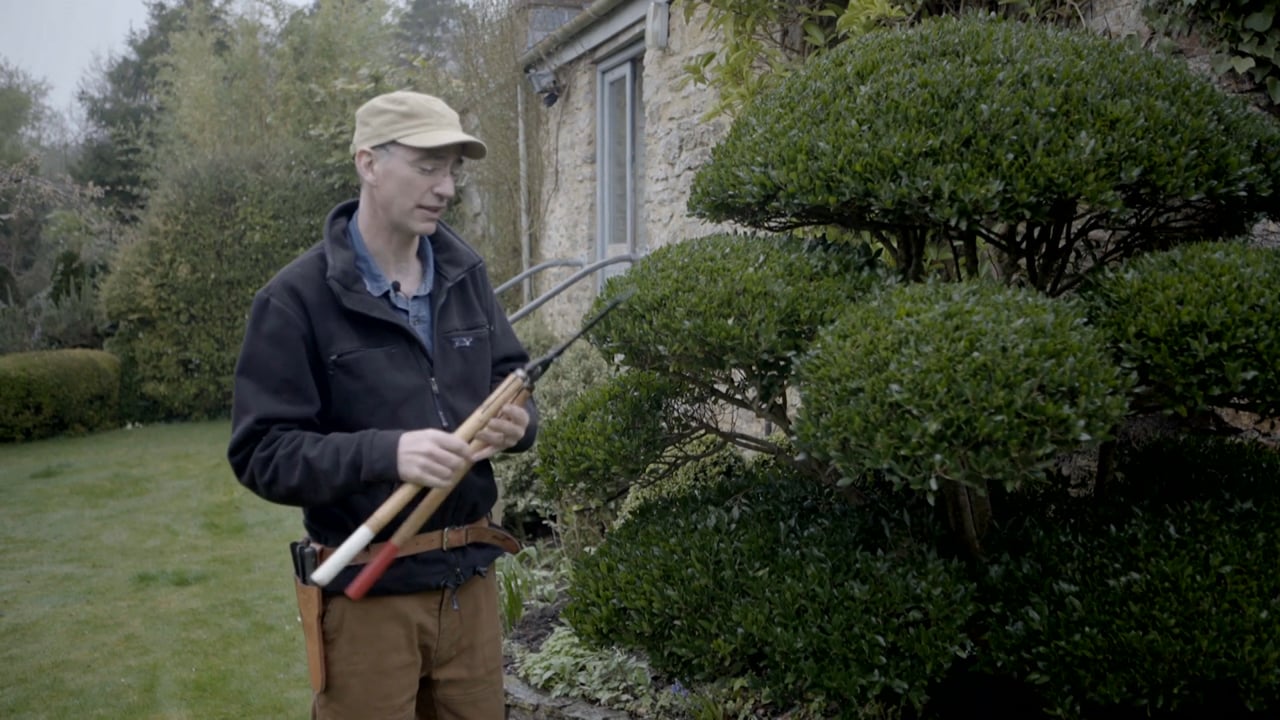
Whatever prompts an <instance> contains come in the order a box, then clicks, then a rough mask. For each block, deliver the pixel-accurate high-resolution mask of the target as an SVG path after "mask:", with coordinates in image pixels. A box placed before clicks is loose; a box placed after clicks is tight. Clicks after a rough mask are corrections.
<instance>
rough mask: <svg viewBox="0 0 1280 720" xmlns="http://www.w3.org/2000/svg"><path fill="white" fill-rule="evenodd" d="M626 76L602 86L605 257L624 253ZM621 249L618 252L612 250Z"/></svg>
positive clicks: (626, 191)
mask: <svg viewBox="0 0 1280 720" xmlns="http://www.w3.org/2000/svg"><path fill="white" fill-rule="evenodd" d="M627 84H628V83H627V75H626V74H622V73H620V74H619V75H618V76H617V77H615V78H612V79H610V80H608V81H607V83H606V85H605V127H604V130H605V132H606V133H607V137H605V138H604V141H605V143H606V147H605V167H604V168H602V170H603V177H602V180H603V181H604V186H605V198H604V201H605V213H606V215H605V218H604V221H605V226H604V228H602V229H603V230H604V244H605V250H606V252H607V253H608V254H614V253H616V252H626V243H627V228H628V224H627V195H628V193H629V191H630V183H629V182H628V172H627V166H628V164H629V163H628V160H629V159H630V155H631V153H630V151H629V148H628V142H627V141H628V139H629V138H628V135H629V134H630V133H628V132H627V129H628V128H629V126H630V117H629V114H628V109H629V108H628V102H627V100H628V97H629V96H628V93H627ZM616 245H622V246H623V248H621V249H618V248H615V247H610V246H616Z"/></svg>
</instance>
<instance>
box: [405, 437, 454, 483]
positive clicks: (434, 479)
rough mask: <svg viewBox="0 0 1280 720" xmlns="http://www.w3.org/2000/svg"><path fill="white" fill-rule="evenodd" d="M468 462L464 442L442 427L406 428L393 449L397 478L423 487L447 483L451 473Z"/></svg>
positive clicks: (451, 476) (451, 475)
mask: <svg viewBox="0 0 1280 720" xmlns="http://www.w3.org/2000/svg"><path fill="white" fill-rule="evenodd" d="M470 462H472V458H471V453H470V452H469V451H468V448H467V443H465V442H463V441H462V439H461V438H457V437H454V436H453V435H452V434H450V433H447V432H445V431H443V430H435V429H430V430H411V431H409V432H406V433H405V434H403V435H401V436H400V445H399V447H398V448H397V449H396V469H397V470H398V471H399V472H400V480H401V481H402V482H407V483H413V484H414V485H421V486H423V487H437V488H443V487H449V481H450V480H451V479H452V478H453V473H454V472H455V471H457V470H458V469H460V468H462V467H463V466H465V465H466V464H467V463H470Z"/></svg>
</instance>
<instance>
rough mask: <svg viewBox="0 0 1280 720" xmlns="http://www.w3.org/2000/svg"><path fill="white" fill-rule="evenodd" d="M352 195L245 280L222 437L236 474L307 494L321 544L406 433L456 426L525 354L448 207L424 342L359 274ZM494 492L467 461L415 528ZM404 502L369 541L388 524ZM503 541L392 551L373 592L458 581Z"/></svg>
mask: <svg viewBox="0 0 1280 720" xmlns="http://www.w3.org/2000/svg"><path fill="white" fill-rule="evenodd" d="M355 209H356V201H349V202H346V203H343V204H341V205H339V206H338V207H336V208H334V210H333V211H332V212H330V213H329V217H328V218H327V219H326V220H325V227H324V239H323V240H322V241H321V242H320V243H319V244H317V245H316V246H314V247H312V248H311V249H310V250H308V251H307V252H305V253H303V254H302V255H301V256H299V257H298V258H297V259H295V260H294V261H293V262H291V263H290V264H289V265H287V266H286V267H285V268H284V269H282V270H281V271H280V272H279V273H277V274H276V276H275V277H274V278H272V280H271V281H270V282H268V283H267V285H266V286H265V287H263V288H262V289H261V290H259V291H258V293H257V295H256V296H255V298H254V302H253V307H252V310H251V311H250V315H249V323H248V327H247V329H246V330H245V336H244V344H243V346H242V348H241V351H240V358H239V361H238V362H237V364H236V371H235V387H234V400H233V407H232V434H231V443H230V446H229V448H228V451H227V457H228V459H229V460H230V462H231V467H232V469H233V470H234V471H235V474H236V477H237V478H239V480H240V482H241V483H242V484H243V485H245V487H247V488H249V489H250V490H252V491H253V492H255V493H256V494H258V495H259V496H261V497H263V498H265V499H267V500H270V501H271V502H275V503H280V504H284V505H294V506H299V507H301V508H302V510H303V524H304V526H305V528H306V532H307V534H308V536H310V537H311V538H312V539H313V540H315V541H317V542H320V543H322V544H325V545H330V546H336V545H339V544H341V543H342V541H343V540H345V539H346V538H347V536H348V535H350V534H351V533H352V532H353V531H355V530H356V529H357V528H358V527H359V526H360V525H361V524H362V523H363V522H364V521H365V520H367V519H368V517H369V515H370V514H371V513H372V512H373V511H374V510H375V509H377V507H378V506H379V505H381V504H382V502H383V501H384V500H386V499H387V497H388V496H389V495H390V494H391V493H392V491H394V489H395V488H396V486H397V485H398V484H399V474H398V472H397V470H396V449H397V446H398V443H399V439H400V435H401V434H402V433H404V432H405V431H407V430H417V429H422V428H440V429H443V430H446V431H452V430H454V429H456V428H457V427H458V425H460V424H461V423H462V422H463V421H464V420H466V418H467V417H468V416H469V415H470V414H471V412H472V411H474V410H475V409H476V408H477V407H479V405H480V404H481V403H482V402H483V401H484V399H485V398H486V397H488V395H489V393H490V392H491V391H492V389H493V388H494V387H496V386H497V385H498V384H499V383H501V382H502V380H503V379H504V378H506V376H507V375H509V374H510V373H511V372H513V371H514V370H516V369H517V368H519V367H523V366H524V364H525V363H527V362H528V360H529V356H528V354H527V353H526V352H525V349H524V348H523V347H522V346H521V344H520V341H519V340H518V339H517V338H516V335H515V333H514V331H513V330H512V329H511V324H510V323H509V322H508V321H507V318H506V315H505V314H504V313H503V311H502V308H501V307H500V306H499V305H498V303H497V301H496V299H495V298H494V295H493V288H492V287H491V285H490V281H489V277H488V273H487V272H486V270H485V266H484V262H483V260H482V259H481V258H480V256H479V255H478V254H477V253H476V252H475V251H474V250H473V249H472V248H471V247H470V246H468V245H467V244H466V243H465V242H463V241H462V240H461V239H460V238H459V237H458V236H457V235H456V234H455V233H454V232H453V231H452V230H451V229H450V228H449V227H448V226H446V225H445V224H444V223H440V224H439V227H438V229H437V230H436V232H435V233H434V234H433V235H432V236H431V238H430V242H431V243H432V246H431V247H432V252H433V253H434V256H435V279H434V283H435V284H434V286H433V289H432V293H431V304H432V312H433V315H434V322H433V323H432V328H433V333H434V353H428V351H427V348H426V346H425V345H424V344H423V343H422V340H421V338H419V337H418V335H417V333H416V332H415V331H414V329H413V327H412V326H411V325H409V323H408V321H407V319H405V318H404V317H403V316H402V315H401V314H399V313H397V312H396V311H395V309H394V308H392V307H391V305H390V303H388V302H387V301H386V298H378V297H373V296H372V295H370V294H369V292H368V291H367V290H366V289H365V286H364V280H363V279H362V278H361V276H360V273H359V271H358V270H357V269H356V265H355V253H354V250H353V249H352V247H351V243H350V241H349V239H348V236H347V224H348V222H350V220H351V217H352V215H353V214H354V212H355ZM527 409H528V410H529V413H530V423H529V429H528V431H527V432H526V433H525V436H524V437H523V438H522V439H521V440H520V442H519V443H518V444H517V445H516V446H515V447H513V448H512V450H513V451H520V450H525V449H527V448H528V447H529V446H530V445H532V444H533V439H534V436H535V434H536V432H537V411H536V409H535V408H534V405H533V402H532V401H530V402H529V404H528V407H527ZM496 501H497V486H496V484H495V483H494V479H493V468H492V466H491V465H490V464H489V462H488V461H487V460H486V461H483V462H480V463H477V464H476V465H475V466H474V467H473V468H472V469H471V471H470V472H469V473H468V474H467V475H466V477H464V478H463V479H462V481H461V482H460V483H459V484H458V486H457V487H456V488H454V490H453V492H452V493H450V495H449V498H448V499H447V500H446V501H445V503H444V505H443V506H442V507H441V508H440V510H439V511H437V513H436V514H435V515H434V516H433V517H432V518H431V520H430V521H428V523H427V525H426V527H425V528H424V530H432V529H438V528H442V527H446V526H450V525H464V524H466V523H469V522H473V521H476V520H478V519H480V518H482V517H484V516H485V515H486V514H487V513H488V512H489V511H490V510H491V509H492V507H493V504H494V503H495V502H496ZM414 504H416V503H411V504H410V505H411V507H412V505H414ZM408 511H409V510H408V509H406V510H405V512H403V513H401V517H400V518H397V519H396V520H394V521H393V522H391V523H389V524H388V526H387V527H386V528H384V529H383V531H382V532H381V533H380V534H379V536H378V537H377V538H375V541H382V540H386V539H387V538H389V537H390V535H391V533H392V532H394V531H395V528H396V527H398V526H399V524H400V521H401V520H402V519H403V517H404V515H407V514H408ZM281 552H284V550H283V549H282V550H281ZM500 553H501V551H500V550H499V549H497V548H495V547H492V546H488V545H472V546H467V547H464V548H458V549H451V550H447V551H436V552H432V553H424V554H421V555H413V556H409V557H405V558H401V559H399V560H397V561H396V562H395V563H394V564H393V565H392V566H391V568H390V569H388V571H387V573H386V574H385V575H384V576H383V577H382V579H381V580H379V581H378V583H377V584H375V585H374V587H373V588H372V589H371V590H370V593H369V594H371V595H385V594H396V593H408V592H417V591H420V590H428V589H436V588H441V587H456V586H457V585H459V584H461V583H462V582H464V581H465V580H467V579H468V578H470V577H471V576H473V575H475V574H476V573H478V572H482V571H484V569H485V568H487V567H488V566H489V564H491V563H492V562H493V560H494V559H495V558H496V557H497V556H498V555H499V554H500ZM356 572H357V569H356V568H348V569H347V570H345V571H343V572H342V573H341V574H339V575H338V577H337V578H336V579H335V580H334V581H333V582H332V583H330V585H329V586H328V588H327V589H328V590H331V591H335V592H339V591H341V590H342V589H343V588H344V587H346V585H347V583H349V582H350V581H351V580H352V579H353V578H354V576H355V573H356Z"/></svg>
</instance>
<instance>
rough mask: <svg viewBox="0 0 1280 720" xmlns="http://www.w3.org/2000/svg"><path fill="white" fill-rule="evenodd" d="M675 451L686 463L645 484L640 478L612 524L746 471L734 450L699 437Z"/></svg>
mask: <svg viewBox="0 0 1280 720" xmlns="http://www.w3.org/2000/svg"><path fill="white" fill-rule="evenodd" d="M679 451H680V452H681V453H682V454H683V455H685V456H686V457H689V458H691V459H690V460H689V462H687V463H685V464H682V465H680V466H679V467H678V468H676V469H675V470H674V471H673V472H671V473H669V474H659V475H658V476H657V477H655V478H652V479H651V480H650V481H649V482H645V479H644V478H641V480H640V481H639V482H637V483H636V484H635V485H632V486H631V489H630V490H629V491H628V492H627V496H626V499H624V500H623V501H622V506H621V507H620V508H619V509H618V516H617V518H616V519H615V521H616V522H617V523H619V524H621V523H624V522H626V521H627V520H628V519H629V518H630V517H631V515H632V514H633V513H635V511H636V510H637V509H639V508H641V507H644V506H645V505H648V504H651V503H662V502H665V501H666V500H667V499H668V498H673V497H676V496H679V495H683V494H684V493H687V492H689V491H691V490H694V489H696V488H697V487H698V486H699V485H702V484H705V483H716V482H721V481H724V480H728V479H731V478H735V477H740V476H741V475H742V473H743V472H745V471H746V469H747V461H746V458H744V457H743V456H742V453H741V452H739V451H738V450H737V449H736V448H733V447H731V446H729V445H726V444H724V443H723V442H719V441H717V440H714V439H712V438H710V437H701V438H698V439H697V440H694V441H693V442H691V443H688V444H687V445H686V446H685V447H683V448H680V449H679Z"/></svg>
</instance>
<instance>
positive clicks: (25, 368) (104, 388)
mask: <svg viewBox="0 0 1280 720" xmlns="http://www.w3.org/2000/svg"><path fill="white" fill-rule="evenodd" d="M119 410H120V361H119V359H117V358H116V357H115V356H114V355H112V354H110V353H107V352H103V351H101V350H83V349H73V350H46V351H40V352H26V353H13V354H10V355H0V441H15V440H16V441H21V440H37V439H40V438H46V437H52V436H55V435H61V434H77V433H85V432H91V431H94V430H102V429H106V428H111V427H115V426H116V425H118V424H119V420H120V413H119Z"/></svg>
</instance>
